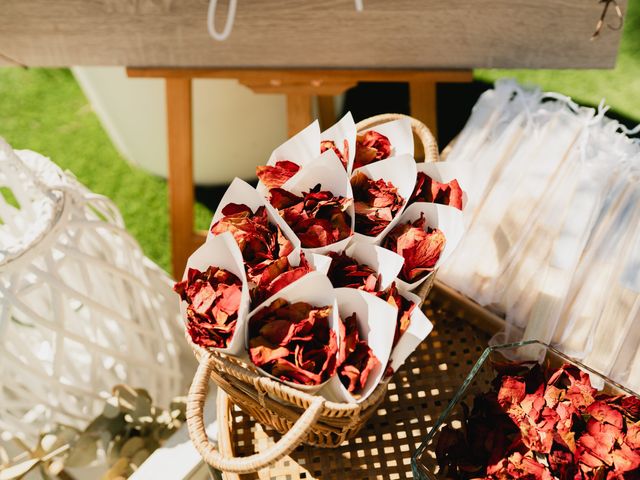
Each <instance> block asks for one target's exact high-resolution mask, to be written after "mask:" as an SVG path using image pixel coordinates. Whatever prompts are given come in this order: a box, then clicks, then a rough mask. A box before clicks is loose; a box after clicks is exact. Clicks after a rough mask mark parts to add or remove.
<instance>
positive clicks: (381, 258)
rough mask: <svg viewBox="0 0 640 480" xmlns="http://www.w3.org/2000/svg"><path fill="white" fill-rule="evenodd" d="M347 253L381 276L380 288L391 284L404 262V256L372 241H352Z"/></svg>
mask: <svg viewBox="0 0 640 480" xmlns="http://www.w3.org/2000/svg"><path fill="white" fill-rule="evenodd" d="M345 253H346V254H347V255H349V256H350V257H351V258H353V259H355V260H356V261H357V262H358V263H360V264H362V265H367V266H368V267H371V268H372V269H373V270H374V271H375V272H376V274H377V275H378V277H379V278H380V290H386V289H387V288H389V287H390V286H391V284H392V283H393V281H394V280H395V279H396V277H397V276H398V273H400V269H401V268H402V265H403V264H404V258H402V256H400V255H398V254H397V253H395V252H392V251H391V250H387V249H386V248H382V247H380V246H378V245H372V244H370V243H361V242H360V243H352V244H351V245H349V246H348V247H347V250H346V251H345Z"/></svg>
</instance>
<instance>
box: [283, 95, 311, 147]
mask: <svg viewBox="0 0 640 480" xmlns="http://www.w3.org/2000/svg"><path fill="white" fill-rule="evenodd" d="M312 121H313V119H312V115H311V95H310V94H308V93H287V132H288V135H289V137H292V136H293V135H295V134H296V133H298V132H299V131H300V130H302V129H303V128H304V127H306V126H307V125H309V124H310V123H311V122H312Z"/></svg>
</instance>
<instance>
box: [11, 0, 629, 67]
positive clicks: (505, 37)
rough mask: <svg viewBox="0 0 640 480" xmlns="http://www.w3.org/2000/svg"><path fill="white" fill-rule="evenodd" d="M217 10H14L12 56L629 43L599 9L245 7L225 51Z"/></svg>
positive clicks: (346, 3)
mask: <svg viewBox="0 0 640 480" xmlns="http://www.w3.org/2000/svg"><path fill="white" fill-rule="evenodd" d="M208 3H209V2H208V1H205V0H56V1H55V2H52V1H50V0H4V1H3V2H2V9H0V25H2V27H0V45H1V46H2V48H1V49H0V50H1V51H2V53H3V54H5V55H6V56H8V57H10V58H13V59H15V60H16V61H18V62H21V63H24V64H27V65H32V66H66V65H139V66H155V67H159V66H183V67H198V66H200V67H212V66H215V67H257V66H267V67H274V68H275V67H282V68H284V67H302V68H304V67H313V66H316V67H317V66H323V67H334V68H367V67H368V68H374V67H375V68H413V67H419V68H433V69H449V68H456V69H467V68H474V67H489V68H491V67H526V68H569V67H574V68H598V67H600V68H602V67H613V66H614V64H615V58H616V52H617V48H618V43H619V40H620V35H621V31H613V30H610V29H607V28H606V27H605V29H604V30H603V31H602V34H601V36H600V37H599V38H598V40H597V41H594V42H591V41H589V39H590V37H591V35H592V33H593V31H594V28H595V25H596V23H597V21H598V18H599V17H600V14H601V12H602V8H603V5H602V4H601V3H600V2H599V0H447V1H446V2H443V1H441V0H394V1H393V2H390V1H388V0H367V1H366V2H365V9H364V11H363V12H360V13H359V12H356V11H355V9H354V4H353V1H351V0H315V1H313V2H308V1H305V0H289V1H285V0H273V1H270V2H257V1H256V0H242V1H239V2H238V9H237V15H236V18H235V23H234V27H233V31H232V33H231V36H230V37H229V38H228V39H227V40H226V41H224V42H217V41H214V40H212V39H211V38H210V37H209V35H208V32H207V26H206V12H207V6H208ZM220 3H225V2H222V1H221V2H220ZM618 3H619V4H620V6H621V8H622V9H623V11H626V7H627V0H619V2H618ZM610 10H613V9H610ZM221 13H223V12H221ZM609 14H610V15H614V13H613V11H611V12H609ZM608 20H610V23H616V22H615V19H614V18H610V19H609V18H608ZM223 21H224V19H222V18H219V19H218V22H217V24H220V23H222V22H223ZM0 61H1V62H2V63H4V64H10V62H8V61H6V60H0Z"/></svg>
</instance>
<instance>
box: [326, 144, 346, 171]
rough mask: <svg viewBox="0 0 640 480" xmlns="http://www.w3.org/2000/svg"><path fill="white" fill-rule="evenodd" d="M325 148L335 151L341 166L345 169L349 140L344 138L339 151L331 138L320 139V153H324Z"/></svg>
mask: <svg viewBox="0 0 640 480" xmlns="http://www.w3.org/2000/svg"><path fill="white" fill-rule="evenodd" d="M327 150H333V151H334V152H335V154H336V156H337V157H338V158H339V159H340V162H342V166H343V167H344V169H345V170H346V169H347V162H348V159H349V142H348V141H347V140H346V139H345V140H344V143H343V150H342V152H341V151H340V149H339V148H338V147H337V146H336V143H335V142H334V141H333V140H322V141H321V142H320V153H324V152H326V151H327Z"/></svg>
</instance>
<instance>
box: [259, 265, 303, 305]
mask: <svg viewBox="0 0 640 480" xmlns="http://www.w3.org/2000/svg"><path fill="white" fill-rule="evenodd" d="M311 271H312V268H311V265H309V262H308V261H307V259H306V257H305V256H304V253H301V254H300V263H299V264H298V266H297V267H294V266H293V265H291V264H290V263H289V259H288V258H287V257H281V258H279V259H278V260H276V261H274V262H270V263H269V264H268V266H266V267H265V268H264V269H263V270H262V273H261V274H260V275H259V276H254V277H253V282H254V283H255V287H254V288H253V289H252V290H251V303H252V305H253V306H256V305H259V304H260V303H262V302H263V301H265V300H267V299H268V298H269V297H271V296H273V295H275V294H276V293H278V292H279V291H280V290H282V289H283V288H284V287H286V286H287V285H290V284H291V283H293V282H295V281H296V280H298V279H300V278H302V277H304V276H305V275H306V274H307V273H309V272H311Z"/></svg>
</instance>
